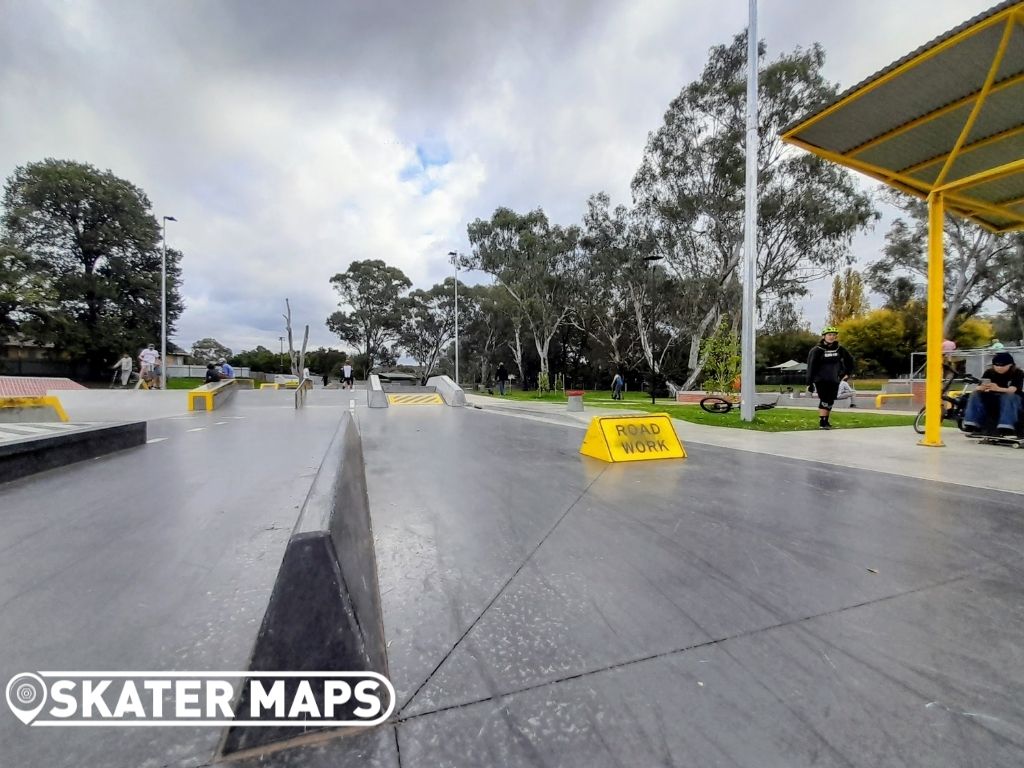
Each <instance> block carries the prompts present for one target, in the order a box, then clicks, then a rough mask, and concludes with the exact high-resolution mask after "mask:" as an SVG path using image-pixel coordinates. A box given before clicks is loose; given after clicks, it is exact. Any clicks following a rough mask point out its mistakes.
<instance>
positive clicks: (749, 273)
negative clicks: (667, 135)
mask: <svg viewBox="0 0 1024 768" xmlns="http://www.w3.org/2000/svg"><path fill="white" fill-rule="evenodd" d="M757 148H758V135H757V0H750V21H749V23H748V24H747V146H746V152H747V201H746V202H747V210H746V214H747V215H746V223H745V224H744V232H743V334H742V338H741V342H740V343H741V355H742V357H741V360H742V367H741V380H740V381H741V384H740V400H741V402H742V404H741V406H740V418H741V419H743V421H753V420H754V405H755V398H756V397H757V395H756V392H757V388H756V387H755V386H754V324H755V317H754V312H755V307H754V304H755V296H754V294H755V290H756V283H755V276H756V274H757Z"/></svg>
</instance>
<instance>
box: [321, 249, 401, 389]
mask: <svg viewBox="0 0 1024 768" xmlns="http://www.w3.org/2000/svg"><path fill="white" fill-rule="evenodd" d="M331 285H332V286H333V287H334V290H336V291H337V292H338V295H340V296H341V302H340V303H339V306H341V307H342V309H341V310H339V311H337V312H335V313H333V314H332V315H331V316H330V317H329V318H327V327H328V328H329V329H330V330H331V331H333V332H334V333H336V334H338V337H339V338H340V339H341V340H342V341H344V342H346V343H348V344H351V345H352V346H353V347H355V348H356V349H357V350H358V353H359V355H362V357H359V356H358V355H357V357H356V358H355V359H356V360H358V361H359V362H360V363H362V365H363V366H364V368H363V370H362V376H361V378H365V377H366V375H367V374H369V372H370V371H372V370H373V369H374V368H375V367H376V366H378V365H384V364H386V363H388V361H391V360H394V353H393V351H392V350H391V349H390V347H391V345H392V344H394V343H396V342H397V341H398V340H399V338H400V337H401V333H402V321H403V313H404V309H405V305H404V302H403V299H402V294H403V293H404V292H405V291H407V290H409V288H411V287H412V283H411V282H410V281H409V278H408V277H406V276H405V273H403V272H402V270H400V269H399V268H398V267H389V266H388V265H387V264H385V263H384V262H383V261H381V260H380V259H368V260H366V261H353V262H352V263H351V264H349V266H348V269H347V270H345V271H344V272H339V273H338V274H336V275H335V276H334V277H332V278H331ZM346 308H347V309H348V311H345V309H346Z"/></svg>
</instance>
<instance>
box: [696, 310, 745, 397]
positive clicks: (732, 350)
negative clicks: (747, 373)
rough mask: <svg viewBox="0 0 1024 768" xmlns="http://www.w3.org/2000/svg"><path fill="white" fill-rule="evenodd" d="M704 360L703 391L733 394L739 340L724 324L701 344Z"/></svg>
mask: <svg viewBox="0 0 1024 768" xmlns="http://www.w3.org/2000/svg"><path fill="white" fill-rule="evenodd" d="M701 355H702V356H703V358H704V389H705V390H706V391H707V392H722V393H726V392H734V391H735V389H736V378H737V377H738V376H739V375H740V363H741V360H742V358H741V356H740V338H739V335H738V334H737V333H736V332H735V331H734V330H732V329H731V328H730V327H729V326H728V325H727V324H726V323H722V324H721V325H719V326H718V330H717V331H715V334H714V335H713V336H709V337H708V338H706V339H704V343H703V344H701Z"/></svg>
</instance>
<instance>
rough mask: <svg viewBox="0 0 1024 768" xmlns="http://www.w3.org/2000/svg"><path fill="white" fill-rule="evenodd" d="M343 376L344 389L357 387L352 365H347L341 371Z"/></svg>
mask: <svg viewBox="0 0 1024 768" xmlns="http://www.w3.org/2000/svg"><path fill="white" fill-rule="evenodd" d="M341 374H342V376H343V377H344V378H342V380H341V385H342V388H345V387H348V388H349V389H352V388H353V387H354V386H355V379H354V378H352V364H351V363H345V366H344V367H343V368H342V369H341Z"/></svg>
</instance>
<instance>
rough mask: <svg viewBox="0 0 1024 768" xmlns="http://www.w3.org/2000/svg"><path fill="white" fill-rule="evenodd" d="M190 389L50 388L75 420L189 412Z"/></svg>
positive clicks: (137, 418) (130, 418) (127, 418)
mask: <svg viewBox="0 0 1024 768" xmlns="http://www.w3.org/2000/svg"><path fill="white" fill-rule="evenodd" d="M188 392H189V390H187V389H166V390H162V389H159V390H142V389H80V390H67V391H65V390H53V391H51V392H47V394H48V395H54V396H55V397H57V398H58V399H60V402H61V405H63V406H64V410H65V411H67V413H68V417H69V418H70V419H71V420H72V421H140V420H141V421H149V420H151V419H164V418H167V417H169V416H181V415H183V414H186V413H188Z"/></svg>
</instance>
